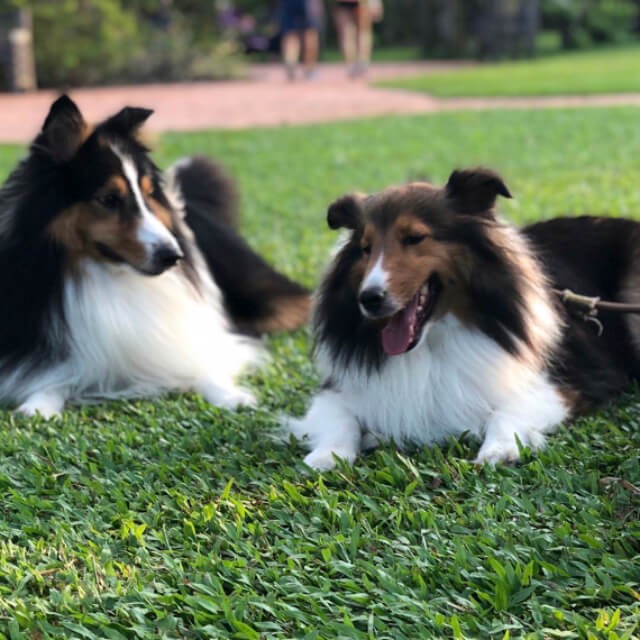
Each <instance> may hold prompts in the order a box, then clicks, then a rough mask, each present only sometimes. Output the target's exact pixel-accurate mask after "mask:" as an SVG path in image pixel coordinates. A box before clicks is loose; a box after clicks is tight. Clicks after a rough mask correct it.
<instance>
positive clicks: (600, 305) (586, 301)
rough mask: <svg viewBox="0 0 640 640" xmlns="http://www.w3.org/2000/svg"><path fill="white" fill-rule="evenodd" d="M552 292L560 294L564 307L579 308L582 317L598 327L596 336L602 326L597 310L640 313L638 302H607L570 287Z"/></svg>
mask: <svg viewBox="0 0 640 640" xmlns="http://www.w3.org/2000/svg"><path fill="white" fill-rule="evenodd" d="M552 291H553V293H555V294H556V295H558V296H560V299H561V300H562V303H563V304H564V305H565V307H569V308H570V307H575V308H576V309H578V310H581V311H582V312H583V313H582V319H583V320H584V321H585V322H592V323H593V324H595V325H596V327H597V328H598V337H599V336H601V335H602V332H603V331H604V326H603V325H602V322H601V321H600V318H598V311H612V312H614V313H640V304H625V303H622V302H609V301H608V300H601V299H600V298H599V297H598V296H596V297H589V296H582V295H580V294H578V293H574V292H573V291H571V289H562V290H561V289H552Z"/></svg>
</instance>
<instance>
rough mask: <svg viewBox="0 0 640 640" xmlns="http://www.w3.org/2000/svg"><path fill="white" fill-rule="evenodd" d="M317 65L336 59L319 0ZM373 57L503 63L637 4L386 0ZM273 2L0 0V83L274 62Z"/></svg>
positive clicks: (601, 34) (103, 78) (622, 29)
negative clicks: (318, 53) (321, 22)
mask: <svg viewBox="0 0 640 640" xmlns="http://www.w3.org/2000/svg"><path fill="white" fill-rule="evenodd" d="M326 4H327V6H326V11H325V17H324V20H323V28H322V29H321V37H320V41H321V60H322V61H337V60H338V59H339V53H338V47H337V44H336V34H335V30H334V28H333V23H332V20H331V16H330V8H331V7H330V4H329V3H326ZM384 9H385V11H384V19H383V20H381V21H380V22H378V23H377V24H376V25H375V35H374V37H375V47H374V51H375V54H374V60H378V61H379V60H404V61H406V60H420V59H475V60H503V59H511V58H527V57H534V56H545V55H549V54H552V53H557V52H559V51H562V50H572V49H587V48H592V47H596V46H600V45H604V44H614V43H615V44H621V43H628V42H632V41H634V40H637V39H638V37H639V35H640V19H639V16H640V0H386V2H385V5H384ZM278 10H279V2H278V0H57V1H56V2H51V1H49V0H31V1H29V0H0V63H1V64H0V90H2V91H25V90H30V89H34V88H36V87H39V88H48V87H49V88H51V87H55V88H62V87H67V86H91V85H93V86H95V85H107V84H130V83H144V82H150V81H153V82H170V81H176V80H180V81H187V80H217V79H230V78H242V77H244V76H246V73H247V66H248V63H250V62H268V61H277V60H279V50H280V33H279V21H278Z"/></svg>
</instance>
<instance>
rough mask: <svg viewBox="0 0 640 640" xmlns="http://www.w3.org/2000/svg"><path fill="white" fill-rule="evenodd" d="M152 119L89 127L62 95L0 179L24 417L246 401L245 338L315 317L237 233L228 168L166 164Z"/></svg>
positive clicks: (129, 114) (10, 386)
mask: <svg viewBox="0 0 640 640" xmlns="http://www.w3.org/2000/svg"><path fill="white" fill-rule="evenodd" d="M150 114H151V111H149V110H147V109H139V108H130V107H127V108H125V109H123V110H122V111H120V112H119V113H117V114H116V115H114V116H113V117H111V118H109V119H108V120H106V121H104V122H102V123H101V124H99V125H97V126H96V127H90V126H89V125H87V123H86V122H85V121H84V119H83V117H82V115H81V114H80V111H79V110H78V109H77V107H76V105H75V104H74V103H73V102H72V101H71V100H70V99H69V98H68V97H66V96H63V97H61V98H59V99H58V100H57V101H56V102H55V103H54V104H53V106H52V107H51V110H50V112H49V115H48V116H47V118H46V121H45V123H44V125H43V128H42V131H41V133H40V134H39V135H38V136H37V137H36V139H35V140H34V142H33V144H32V145H31V148H30V150H29V153H28V155H27V157H26V159H25V160H23V161H22V162H21V163H20V164H19V165H18V166H17V168H16V169H15V170H14V171H13V173H12V174H11V175H10V176H9V178H8V180H7V182H6V183H5V185H4V186H3V187H2V189H1V190H0V297H1V299H2V306H1V308H0V399H1V400H3V401H5V402H10V403H15V404H18V405H19V410H20V411H21V412H23V413H26V414H34V413H36V412H37V413H40V414H42V415H44V416H51V415H53V414H56V413H59V412H60V411H61V410H62V409H63V407H64V404H65V402H66V401H72V402H82V401H89V400H94V399H101V398H120V397H140V396H142V397H148V396H154V395H157V394H159V393H162V392H164V391H170V390H195V391H197V392H199V393H201V394H202V395H203V396H204V397H205V398H206V399H207V400H208V401H210V402H212V403H213V404H216V405H219V406H225V407H235V406H237V405H241V404H250V403H252V402H253V397H252V396H251V394H250V393H249V392H248V391H246V390H244V389H241V388H239V387H237V386H236V385H235V383H234V378H235V376H236V375H237V374H238V373H239V372H240V371H241V370H242V369H243V368H244V367H245V366H247V365H250V364H253V363H255V362H256V360H257V359H258V358H259V355H260V351H261V350H260V348H259V344H258V342H257V341H256V340H255V338H253V337H249V336H248V335H246V334H251V335H253V336H255V335H257V334H259V333H261V332H263V331H271V330H275V329H292V328H295V327H296V326H299V325H300V324H302V323H303V322H304V320H305V317H306V314H307V309H308V304H309V299H308V294H307V292H306V291H305V290H304V289H303V288H302V287H300V286H298V285H297V284H295V283H293V282H291V281H289V280H288V279H287V278H285V277H284V276H282V275H280V274H278V273H277V272H275V271H274V270H273V269H271V267H270V266H269V265H267V264H266V263H265V262H264V261H263V260H262V259H261V258H260V257H259V256H257V255H256V254H255V253H254V252H253V251H252V250H251V249H250V247H249V246H248V245H247V244H246V243H245V242H244V241H243V239H242V238H241V237H240V236H239V234H238V233H237V231H236V230H235V229H234V206H235V198H234V192H233V187H232V185H231V183H230V181H229V180H228V179H227V178H226V176H224V174H223V173H222V172H221V171H220V169H219V168H218V167H217V166H216V165H214V164H213V163H211V162H210V161H208V160H206V159H204V158H194V159H187V160H183V161H180V162H179V163H178V164H177V165H176V166H175V167H174V168H173V169H171V170H170V171H168V172H167V174H166V175H162V174H161V173H160V172H159V171H158V169H157V168H156V167H155V165H154V164H153V162H152V161H151V159H150V158H149V155H148V150H147V149H146V148H145V146H144V145H143V144H142V142H140V140H139V138H138V135H137V134H138V132H139V128H140V126H141V125H142V124H143V123H144V121H145V120H146V119H147V118H148V117H149V115H150ZM241 332H242V333H241ZM243 334H244V335H243Z"/></svg>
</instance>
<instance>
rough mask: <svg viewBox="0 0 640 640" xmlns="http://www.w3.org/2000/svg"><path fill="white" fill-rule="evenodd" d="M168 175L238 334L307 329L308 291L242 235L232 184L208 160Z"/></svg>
mask: <svg viewBox="0 0 640 640" xmlns="http://www.w3.org/2000/svg"><path fill="white" fill-rule="evenodd" d="M169 173H170V174H171V178H172V179H173V181H174V184H175V185H176V186H177V187H178V188H179V190H180V192H181V194H182V198H183V201H184V207H185V212H186V218H185V219H186V222H187V224H188V225H189V227H190V228H191V230H192V231H193V233H194V235H195V237H196V242H197V243H198V247H199V248H200V250H201V251H202V253H203V255H204V257H205V259H206V261H207V265H208V266H209V270H210V271H211V274H212V275H213V278H214V280H215V281H216V283H217V285H218V286H219V287H220V290H221V291H222V294H223V296H224V300H225V304H226V306H227V310H228V312H229V314H230V315H231V318H232V319H233V321H234V323H235V324H236V326H237V327H238V329H240V330H241V331H243V332H246V333H249V334H262V333H269V332H272V331H288V330H292V329H296V328H298V327H300V326H301V325H303V324H304V323H305V322H306V321H307V319H308V316H309V309H310V306H311V300H310V294H309V291H307V289H305V288H304V287H302V286H301V285H299V284H297V283H296V282H293V281H292V280H290V279H289V278H287V277H286V276H285V275H283V274H281V273H278V272H277V271H276V270H275V269H273V268H272V267H271V266H270V265H269V264H267V262H265V260H264V259H263V258H262V257H261V256H259V255H258V254H257V253H256V252H255V251H254V250H253V249H252V248H251V247H250V246H249V245H248V244H247V242H246V241H245V240H244V239H243V238H242V236H241V235H240V234H239V233H238V231H237V220H238V216H237V210H238V197H237V191H236V188H235V185H234V183H233V181H232V180H231V178H230V177H229V176H228V175H227V174H226V173H225V172H224V171H223V170H222V169H221V167H219V166H218V165H217V164H216V163H214V162H212V161H211V160H209V159H208V158H206V157H203V156H195V157H193V158H186V159H183V160H179V161H178V162H177V163H176V164H175V165H174V166H173V167H172V168H171V169H170V170H169Z"/></svg>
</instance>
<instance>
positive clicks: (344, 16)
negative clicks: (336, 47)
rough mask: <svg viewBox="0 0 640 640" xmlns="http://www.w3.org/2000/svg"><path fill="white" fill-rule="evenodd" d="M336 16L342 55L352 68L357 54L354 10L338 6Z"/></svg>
mask: <svg viewBox="0 0 640 640" xmlns="http://www.w3.org/2000/svg"><path fill="white" fill-rule="evenodd" d="M334 17H335V22H336V31H337V32H338V40H339V44H340V50H341V51H342V57H343V58H344V61H345V63H346V64H347V67H348V68H351V67H352V66H353V64H355V62H356V56H357V48H356V44H357V43H356V38H357V27H356V24H355V22H354V20H353V12H352V11H351V10H350V9H343V8H340V7H338V8H337V9H336V10H335V14H334Z"/></svg>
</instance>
